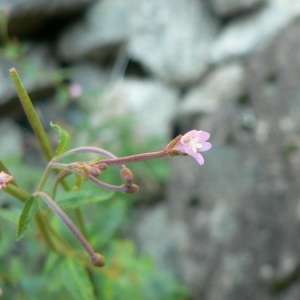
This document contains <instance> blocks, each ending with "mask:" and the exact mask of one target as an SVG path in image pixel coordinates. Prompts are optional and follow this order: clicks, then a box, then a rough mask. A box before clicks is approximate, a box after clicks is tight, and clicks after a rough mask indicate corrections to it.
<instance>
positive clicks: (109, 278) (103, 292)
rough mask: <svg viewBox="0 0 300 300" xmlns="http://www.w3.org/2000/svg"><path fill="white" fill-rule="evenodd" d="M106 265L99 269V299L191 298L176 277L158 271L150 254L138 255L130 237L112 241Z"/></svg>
mask: <svg viewBox="0 0 300 300" xmlns="http://www.w3.org/2000/svg"><path fill="white" fill-rule="evenodd" d="M107 256H108V263H107V267H106V268H105V269H104V270H103V272H98V273H97V278H98V280H97V282H101V286H99V287H98V288H99V289H98V293H99V294H100V295H99V299H112V300H119V299H120V300H131V299H143V300H157V299H159V300H175V299H181V300H184V299H188V298H187V297H188V291H187V290H186V289H184V288H183V287H181V286H180V285H178V282H177V281H176V280H174V278H173V277H172V276H170V275H168V274H166V273H164V272H158V270H157V268H156V267H155V265H154V263H153V260H152V258H151V257H150V256H147V255H142V256H138V255H137V253H136V249H135V247H134V244H133V243H132V242H131V241H130V240H123V241H120V240H119V241H114V242H112V243H110V246H109V253H108V255H107Z"/></svg>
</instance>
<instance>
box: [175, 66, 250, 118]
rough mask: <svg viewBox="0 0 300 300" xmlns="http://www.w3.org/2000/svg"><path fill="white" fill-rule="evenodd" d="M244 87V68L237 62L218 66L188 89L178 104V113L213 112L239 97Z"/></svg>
mask: <svg viewBox="0 0 300 300" xmlns="http://www.w3.org/2000/svg"><path fill="white" fill-rule="evenodd" d="M244 88H245V70H244V67H243V66H242V65H240V64H237V63H232V64H228V65H224V66H220V67H218V68H216V69H215V70H213V71H212V72H210V73H209V74H208V75H207V77H206V78H204V80H203V81H202V82H201V83H200V84H199V85H198V86H196V87H193V88H191V89H189V91H188V93H187V94H186V96H185V97H184V98H183V99H182V101H181V102H180V106H179V114H180V115H193V114H194V115H195V114H202V113H204V114H205V113H213V112H215V111H216V110H218V109H220V107H222V105H223V104H224V103H226V102H231V100H233V99H236V98H237V97H239V96H240V95H241V94H242V93H243V91H244Z"/></svg>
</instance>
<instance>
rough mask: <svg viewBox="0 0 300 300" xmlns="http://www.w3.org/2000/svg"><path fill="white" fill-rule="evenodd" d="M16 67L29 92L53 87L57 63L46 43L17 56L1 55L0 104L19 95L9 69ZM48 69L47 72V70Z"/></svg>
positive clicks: (38, 91)
mask: <svg viewBox="0 0 300 300" xmlns="http://www.w3.org/2000/svg"><path fill="white" fill-rule="evenodd" d="M13 67H14V68H16V69H17V71H18V73H19V76H20V78H21V80H22V82H23V84H24V86H25V88H26V90H27V92H28V93H29V94H32V93H43V91H44V92H45V91H47V90H49V89H51V88H53V86H54V83H53V81H52V79H51V72H53V71H54V70H55V69H56V67H57V64H56V62H55V60H54V59H53V58H52V57H51V55H50V49H49V47H48V46H47V45H46V44H40V45H35V46H34V47H32V48H30V49H29V50H28V51H26V52H25V53H24V54H22V55H20V56H17V57H10V55H8V54H7V55H4V56H0V105H2V104H5V103H7V102H9V100H11V99H12V98H15V97H16V96H17V92H16V89H15V87H14V85H13V82H12V79H11V77H10V73H9V70H10V69H11V68H13ZM45 70H47V72H45Z"/></svg>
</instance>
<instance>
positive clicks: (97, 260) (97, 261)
mask: <svg viewBox="0 0 300 300" xmlns="http://www.w3.org/2000/svg"><path fill="white" fill-rule="evenodd" d="M35 195H39V196H41V198H42V199H43V200H44V201H45V202H46V203H47V204H48V205H49V206H50V207H51V208H52V210H53V211H54V212H55V213H56V214H57V215H58V216H59V217H60V218H61V219H62V221H63V222H64V223H65V224H66V225H67V226H68V227H69V229H70V230H71V232H72V233H73V234H74V236H75V237H76V238H77V240H78V241H79V242H80V243H81V244H82V246H83V247H84V248H85V250H86V251H87V253H88V254H89V255H90V257H91V260H92V262H93V264H94V265H97V266H104V258H103V257H102V255H100V254H98V253H95V251H94V249H93V248H92V246H91V245H90V244H89V242H88V241H87V240H86V239H85V237H84V236H83V234H82V233H81V232H80V231H79V230H78V228H77V227H76V225H75V224H74V223H73V221H72V220H71V219H70V218H69V217H68V216H67V214H66V213H65V212H64V211H63V210H62V209H61V208H60V207H59V206H58V205H57V204H56V203H55V201H53V200H52V198H51V197H50V196H49V195H47V194H46V193H44V192H36V193H35Z"/></svg>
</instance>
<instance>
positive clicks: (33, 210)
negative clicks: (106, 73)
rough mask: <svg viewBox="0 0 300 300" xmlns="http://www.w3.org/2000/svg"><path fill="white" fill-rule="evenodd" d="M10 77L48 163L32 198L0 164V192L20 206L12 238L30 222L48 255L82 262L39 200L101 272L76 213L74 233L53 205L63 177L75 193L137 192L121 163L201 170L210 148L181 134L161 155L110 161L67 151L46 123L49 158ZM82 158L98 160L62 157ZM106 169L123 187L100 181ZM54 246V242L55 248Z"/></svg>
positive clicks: (65, 140)
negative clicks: (178, 161)
mask: <svg viewBox="0 0 300 300" xmlns="http://www.w3.org/2000/svg"><path fill="white" fill-rule="evenodd" d="M10 72H11V76H12V79H13V81H14V84H15V86H16V89H17V92H18V95H19V97H20V100H21V103H22V105H23V108H24V110H25V113H26V115H27V117H28V119H29V121H30V123H31V126H32V128H33V130H34V132H35V134H36V136H37V138H38V140H39V143H40V146H41V149H42V150H43V153H44V155H45V157H46V158H47V160H48V161H49V163H48V165H47V168H46V170H45V172H44V175H43V176H42V178H41V181H40V183H39V184H38V187H37V189H36V190H35V191H34V192H33V193H29V192H27V191H24V190H22V189H21V188H20V187H18V186H17V185H16V183H15V182H14V178H13V176H12V174H9V172H8V170H7V169H6V168H5V166H4V165H3V163H2V162H0V190H4V191H5V192H7V193H9V194H10V195H13V196H14V197H16V198H17V199H19V200H20V201H22V202H24V207H23V210H22V213H21V216H20V218H19V224H18V231H17V238H18V239H20V238H21V237H22V236H23V235H24V233H25V231H26V229H27V228H28V225H29V224H30V223H31V222H32V221H33V220H34V219H35V221H36V224H37V226H38V228H39V232H40V234H41V235H42V237H43V240H44V241H45V243H46V244H47V245H48V246H49V248H50V249H51V250H52V251H54V252H55V253H56V254H58V255H61V256H70V253H72V257H73V256H75V257H77V258H78V260H79V261H81V262H82V261H83V260H84V258H83V255H82V253H78V252H77V251H72V249H71V248H70V246H69V245H68V243H66V242H65V241H63V240H62V237H60V236H59V234H58V233H57V232H55V229H54V228H53V227H52V225H51V223H50V222H49V212H50V211H45V210H43V209H42V208H41V207H40V206H39V199H42V200H43V201H44V202H45V203H46V204H47V205H48V206H49V207H50V209H51V210H52V211H54V212H55V213H56V214H57V216H58V217H59V218H60V219H61V220H62V221H63V222H64V223H65V224H66V225H67V226H68V228H69V229H70V231H71V232H72V233H73V235H74V236H75V237H76V238H77V240H78V241H79V242H80V243H81V244H82V246H83V247H84V249H85V250H86V253H87V254H88V255H89V256H90V261H91V263H92V265H94V266H96V267H103V266H104V264H105V259H104V257H103V255H102V254H100V253H97V252H96V251H95V250H94V249H93V247H92V246H91V245H90V243H89V242H88V240H87V239H86V237H85V235H86V228H85V224H84V222H83V218H82V215H81V212H80V210H79V208H76V209H75V214H76V216H77V219H78V220H77V223H78V224H79V227H80V229H79V228H77V226H76V225H75V224H74V223H73V221H72V220H71V219H70V218H69V217H68V215H67V214H66V213H65V212H64V210H63V209H62V208H61V207H60V205H59V203H57V202H56V200H55V198H56V190H57V187H58V185H59V184H61V185H62V186H63V187H64V189H65V190H70V187H69V184H68V182H67V181H66V177H67V176H69V175H70V174H74V175H75V178H76V187H77V188H78V189H79V188H80V185H81V183H82V182H83V181H90V182H92V183H93V184H95V185H97V186H99V188H101V189H106V190H110V191H113V192H121V193H134V192H136V191H138V189H139V187H138V185H136V184H135V183H134V176H133V174H132V172H131V170H130V169H129V168H128V167H126V164H131V163H136V162H141V161H145V160H151V159H156V158H161V157H165V156H176V155H190V156H192V157H193V158H194V159H195V160H196V161H197V162H198V163H199V164H200V165H203V164H204V158H203V156H202V154H201V153H200V152H204V151H207V150H209V149H210V148H211V144H210V143H209V142H207V140H208V139H209V137H210V135H209V133H207V132H205V131H197V130H192V131H189V132H188V133H186V134H184V135H179V136H178V137H176V138H175V139H174V140H172V141H171V142H170V143H169V144H168V145H167V146H166V147H165V149H163V150H162V151H158V152H150V153H142V154H135V155H131V156H126V157H116V156H115V155H114V154H113V153H111V152H109V151H107V150H104V149H101V148H96V147H79V148H75V149H72V150H67V149H68V145H69V140H70V138H69V135H68V133H67V132H66V131H65V130H63V129H61V128H60V127H59V126H58V125H54V124H51V126H52V128H54V129H55V130H57V131H58V132H59V134H60V138H59V145H58V147H57V150H56V152H55V153H53V151H52V148H51V146H50V142H49V140H48V138H47V135H46V133H45V131H44V128H43V127H42V125H41V122H40V120H39V119H38V117H37V115H36V113H35V110H34V108H33V106H32V103H31V101H30V99H29V96H28V94H27V92H26V90H25V89H24V87H23V85H22V83H21V81H20V78H19V76H18V73H17V71H16V70H15V69H11V70H10ZM82 153H85V154H87V153H88V154H91V153H92V154H96V155H97V156H98V158H97V159H94V160H91V161H72V162H68V163H66V162H64V161H65V159H66V158H68V159H69V161H70V158H71V157H72V156H74V155H75V154H82ZM111 166H118V167H119V168H120V177H121V179H122V181H123V184H121V185H114V184H111V183H107V182H104V181H102V180H101V174H102V173H103V172H105V171H106V170H107V169H109V167H111ZM52 171H54V172H55V173H56V179H55V182H54V185H53V189H52V193H51V195H50V194H49V193H46V192H45V191H44V186H45V183H46V181H47V179H48V177H49V175H50V173H51V172H52ZM57 241H59V242H60V243H57ZM61 244H63V245H66V248H64V247H62V245H61ZM85 266H86V268H89V265H88V264H86V263H85ZM87 277H88V276H87Z"/></svg>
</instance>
